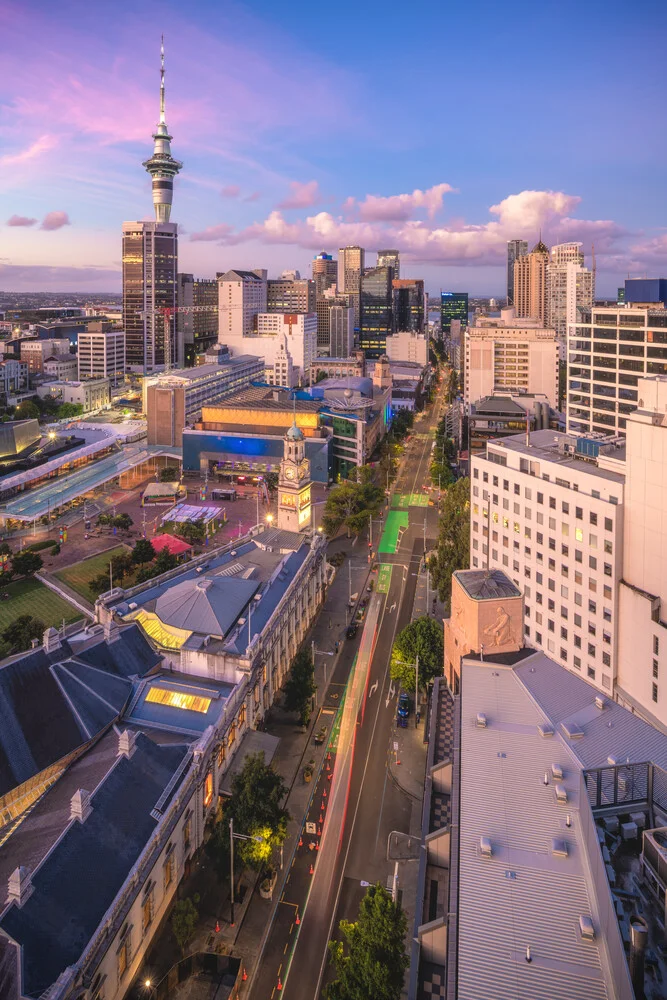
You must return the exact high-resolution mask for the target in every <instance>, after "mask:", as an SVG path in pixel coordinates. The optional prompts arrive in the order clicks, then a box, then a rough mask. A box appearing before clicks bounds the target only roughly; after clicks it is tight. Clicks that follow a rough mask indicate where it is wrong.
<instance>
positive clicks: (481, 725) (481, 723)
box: [475, 712, 488, 729]
mask: <svg viewBox="0 0 667 1000" xmlns="http://www.w3.org/2000/svg"><path fill="white" fill-rule="evenodd" d="M475 725H476V726H477V728H478V729H486V727H487V725H488V723H487V718H486V716H485V715H484V712H478V713H477V718H476V719H475Z"/></svg>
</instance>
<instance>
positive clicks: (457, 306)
mask: <svg viewBox="0 0 667 1000" xmlns="http://www.w3.org/2000/svg"><path fill="white" fill-rule="evenodd" d="M453 319H457V320H459V321H460V323H461V331H463V330H465V328H466V327H467V325H468V293H467V292H441V293H440V329H441V330H442V337H443V339H444V340H447V339H448V338H449V334H450V332H451V328H452V320H453Z"/></svg>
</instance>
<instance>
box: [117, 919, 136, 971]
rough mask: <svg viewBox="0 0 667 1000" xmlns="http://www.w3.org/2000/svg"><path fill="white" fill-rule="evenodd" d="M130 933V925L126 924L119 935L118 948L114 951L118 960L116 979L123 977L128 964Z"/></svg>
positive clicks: (130, 954) (130, 953)
mask: <svg viewBox="0 0 667 1000" xmlns="http://www.w3.org/2000/svg"><path fill="white" fill-rule="evenodd" d="M131 934H132V927H131V926H126V927H125V930H124V931H123V933H122V935H121V941H120V947H119V948H118V951H117V952H116V956H117V960H118V979H119V980H121V979H122V978H123V976H124V975H125V973H126V972H127V968H128V966H129V964H130V958H131V956H132V952H131V950H130V943H131Z"/></svg>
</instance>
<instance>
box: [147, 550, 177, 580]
mask: <svg viewBox="0 0 667 1000" xmlns="http://www.w3.org/2000/svg"><path fill="white" fill-rule="evenodd" d="M177 566H178V559H177V557H176V556H175V555H173V553H171V552H167V550H166V549H162V552H159V553H158V557H157V559H156V560H155V562H154V563H153V567H154V568H155V572H154V574H153V576H159V575H160V573H168V572H169V570H170V569H176V567H177Z"/></svg>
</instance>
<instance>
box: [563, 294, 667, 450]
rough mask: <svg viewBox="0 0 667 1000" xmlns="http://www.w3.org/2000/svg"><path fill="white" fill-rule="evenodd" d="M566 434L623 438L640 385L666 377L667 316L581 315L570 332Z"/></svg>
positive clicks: (616, 310)
mask: <svg viewBox="0 0 667 1000" xmlns="http://www.w3.org/2000/svg"><path fill="white" fill-rule="evenodd" d="M567 353H568V371H567V376H568V388H567V429H568V431H570V432H573V433H578V434H581V433H587V432H590V431H596V432H599V433H602V434H620V435H624V434H625V427H626V420H627V416H628V414H629V413H632V411H633V410H635V409H636V408H637V401H638V398H639V394H638V389H637V386H638V382H639V379H640V378H642V377H643V376H646V375H667V310H665V309H664V308H662V307H660V308H656V309H648V308H642V307H641V306H631V305H629V304H626V305H625V306H612V307H611V308H599V307H597V306H594V307H593V309H591V310H581V312H580V314H579V318H578V321H577V322H576V323H575V324H572V325H571V326H570V329H569V331H568V352H567Z"/></svg>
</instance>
